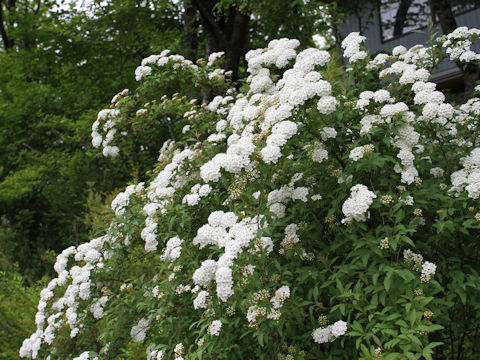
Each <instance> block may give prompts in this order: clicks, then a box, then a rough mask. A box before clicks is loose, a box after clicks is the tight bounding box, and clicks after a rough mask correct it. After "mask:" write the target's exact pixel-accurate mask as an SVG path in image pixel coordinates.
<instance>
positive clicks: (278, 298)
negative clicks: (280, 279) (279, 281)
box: [270, 285, 290, 309]
mask: <svg viewBox="0 0 480 360" xmlns="http://www.w3.org/2000/svg"><path fill="white" fill-rule="evenodd" d="M289 297H290V288H289V287H288V286H286V285H284V286H282V287H281V288H279V289H278V290H277V291H275V295H274V296H273V297H272V298H271V299H270V302H271V303H272V306H273V308H274V309H279V308H281V307H282V306H283V302H284V301H285V300H286V299H288V298H289Z"/></svg>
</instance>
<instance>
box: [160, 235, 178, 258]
mask: <svg viewBox="0 0 480 360" xmlns="http://www.w3.org/2000/svg"><path fill="white" fill-rule="evenodd" d="M183 243H184V241H183V240H182V239H180V238H179V237H178V236H175V237H173V238H171V239H169V240H168V241H167V244H166V245H165V249H164V250H163V252H162V255H160V260H164V261H165V260H170V261H175V260H177V259H178V258H179V257H180V255H181V254H182V245H183Z"/></svg>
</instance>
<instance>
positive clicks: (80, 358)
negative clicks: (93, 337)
mask: <svg viewBox="0 0 480 360" xmlns="http://www.w3.org/2000/svg"><path fill="white" fill-rule="evenodd" d="M88 359H90V354H89V352H88V351H84V352H83V353H81V354H80V355H79V356H77V357H74V358H73V360H88ZM92 360H98V356H95V357H94V358H92Z"/></svg>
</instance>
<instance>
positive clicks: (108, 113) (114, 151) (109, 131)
mask: <svg viewBox="0 0 480 360" xmlns="http://www.w3.org/2000/svg"><path fill="white" fill-rule="evenodd" d="M119 116H120V110H118V109H103V110H100V112H99V113H98V116H97V120H95V122H94V123H93V125H92V145H93V147H95V148H98V147H100V145H102V146H103V155H104V156H106V157H108V156H111V157H115V156H117V155H118V153H119V148H118V147H117V146H110V143H111V142H112V141H113V138H114V136H115V134H116V132H117V129H115V119H117V118H118V117H119ZM102 122H103V127H102V130H103V131H104V132H105V133H106V135H105V139H104V138H103V137H102V135H101V134H100V133H99V128H100V124H101V123H102Z"/></svg>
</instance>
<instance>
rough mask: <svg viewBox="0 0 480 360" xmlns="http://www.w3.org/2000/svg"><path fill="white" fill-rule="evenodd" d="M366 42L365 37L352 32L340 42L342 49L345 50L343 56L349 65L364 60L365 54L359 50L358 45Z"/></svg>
mask: <svg viewBox="0 0 480 360" xmlns="http://www.w3.org/2000/svg"><path fill="white" fill-rule="evenodd" d="M365 40H366V37H365V36H362V35H360V33H359V32H352V33H350V34H348V35H347V37H345V39H343V41H342V48H343V49H345V50H344V52H343V55H344V56H345V57H346V58H348V60H349V61H350V63H355V62H357V61H358V60H362V59H365V58H366V57H367V52H366V51H364V50H360V45H361V44H362V43H363V42H364V41H365Z"/></svg>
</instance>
